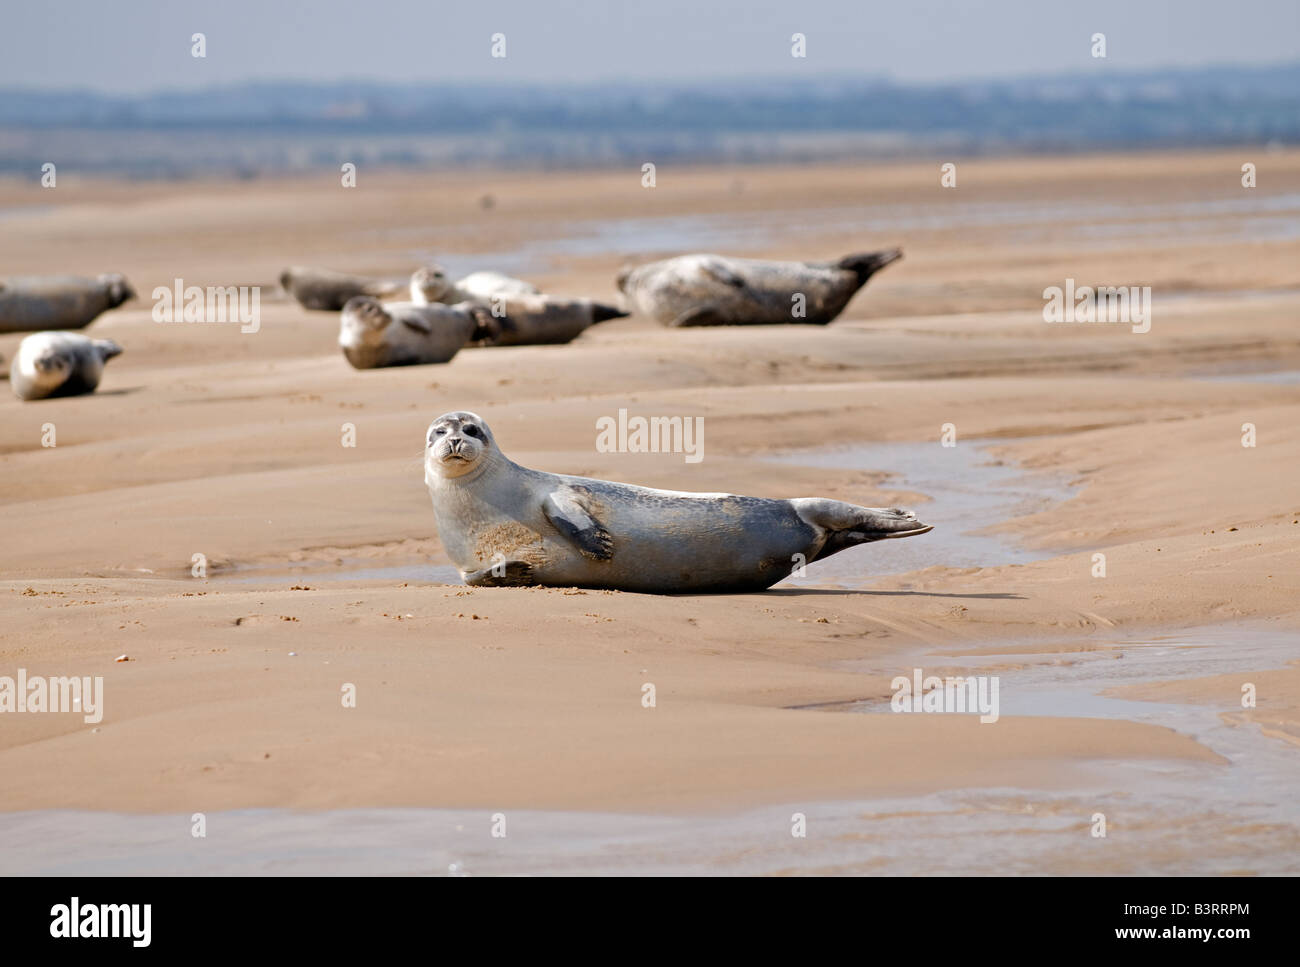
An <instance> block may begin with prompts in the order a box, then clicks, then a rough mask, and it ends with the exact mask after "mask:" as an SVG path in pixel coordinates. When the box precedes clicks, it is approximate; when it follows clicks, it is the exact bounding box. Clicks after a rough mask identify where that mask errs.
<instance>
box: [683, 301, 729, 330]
mask: <svg viewBox="0 0 1300 967" xmlns="http://www.w3.org/2000/svg"><path fill="white" fill-rule="evenodd" d="M730 324H731V320H730V319H727V318H724V317H723V316H722V315H720V314H719V313H718V311H717V310H716V309H714V308H713V307H712V306H700V307H698V308H696V309H688V310H686V311H685V312H683V313H682V314H681V315H680V316H678V317H677V318H676V319H674V320H673V321H672V322H670V323H668V325H670V326H672V327H673V328H674V329H681V328H684V327H686V326H726V325H730Z"/></svg>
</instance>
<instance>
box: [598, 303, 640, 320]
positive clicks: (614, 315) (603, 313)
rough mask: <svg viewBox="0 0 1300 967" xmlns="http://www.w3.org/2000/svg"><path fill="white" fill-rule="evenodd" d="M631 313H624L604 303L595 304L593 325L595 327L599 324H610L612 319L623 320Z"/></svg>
mask: <svg viewBox="0 0 1300 967" xmlns="http://www.w3.org/2000/svg"><path fill="white" fill-rule="evenodd" d="M628 315H631V313H627V312H624V311H623V310H622V309H619V308H617V307H616V306H607V305H605V304H604V303H603V302H593V303H592V304H591V324H592V325H593V326H594V325H595V324H596V323H598V322H608V321H609V320H610V319H622V318H624V317H625V316H628Z"/></svg>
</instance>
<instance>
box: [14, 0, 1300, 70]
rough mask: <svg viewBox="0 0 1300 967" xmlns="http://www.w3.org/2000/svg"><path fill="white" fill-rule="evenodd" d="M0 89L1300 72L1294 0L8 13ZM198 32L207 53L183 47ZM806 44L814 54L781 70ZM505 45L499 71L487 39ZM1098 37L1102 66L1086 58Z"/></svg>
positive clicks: (39, 2) (851, 0)
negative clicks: (1258, 67)
mask: <svg viewBox="0 0 1300 967" xmlns="http://www.w3.org/2000/svg"><path fill="white" fill-rule="evenodd" d="M5 7H6V9H5V13H4V18H3V28H2V29H3V33H0V86H10V85H21V86H30V87H40V88H73V87H89V88H93V89H96V90H99V91H105V92H124V91H140V90H150V89H165V88H178V87H183V88H191V87H196V86H207V85H211V84H227V83H233V82H239V81H247V80H257V79H268V78H276V79H303V80H351V79H358V78H365V79H377V80H385V81H399V82H404V81H447V80H460V81H467V82H479V81H493V80H496V81H505V82H518V81H559V82H580V83H581V82H592V81H602V80H608V79H615V78H626V79H629V80H656V79H658V80H690V79H695V78H716V77H728V76H731V77H734V76H742V77H743V76H755V75H767V76H776V77H780V76H784V75H787V74H790V75H795V74H797V75H805V76H810V75H811V76H815V75H827V74H830V75H845V74H862V75H887V76H890V77H893V78H895V79H899V80H906V81H921V82H925V81H941V80H949V79H956V78H966V77H991V76H1010V75H1016V74H1026V73H1039V72H1066V71H1077V70H1105V69H1107V68H1112V69H1116V70H1134V69H1141V68H1145V67H1165V66H1195V65H1204V64H1222V63H1263V62H1276V61H1281V60H1297V59H1300V2H1297V0H1231V2H1227V0H1177V2H1175V0H1074V2H1068V3H1067V2H1061V0H983V2H981V0H970V2H961V0H948V2H943V0H888V2H878V0H779V2H778V0H462V2H456V3H447V2H442V0H212V2H208V3H199V2H192V0H115V2H109V0H20V2H13V3H6V4H5ZM198 31H202V32H203V33H205V34H206V36H207V57H206V59H202V60H200V59H196V58H194V57H191V56H190V36H191V35H192V34H193V33H195V32H198ZM796 31H798V32H802V33H804V34H805V35H807V38H808V39H807V51H808V56H807V57H806V58H805V59H802V60H798V59H795V58H793V57H791V56H790V36H791V34H793V33H795V32H796ZM497 32H500V33H503V34H505V35H506V53H507V56H506V57H505V58H504V59H500V58H493V57H491V55H490V47H491V40H490V38H491V35H492V34H493V33H497ZM1094 32H1102V33H1104V34H1105V35H1106V42H1107V55H1108V56H1107V59H1106V60H1105V61H1098V60H1094V59H1093V58H1092V57H1091V56H1090V47H1091V42H1090V39H1089V38H1090V37H1091V36H1092V34H1093V33H1094Z"/></svg>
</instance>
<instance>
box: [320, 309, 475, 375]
mask: <svg viewBox="0 0 1300 967" xmlns="http://www.w3.org/2000/svg"><path fill="white" fill-rule="evenodd" d="M479 313H482V314H486V313H487V310H486V309H484V308H483V307H481V306H475V305H472V304H470V303H464V304H462V305H458V306H444V305H439V304H435V305H424V306H417V305H415V304H414V303H411V302H386V303H383V304H381V303H380V302H379V300H378V299H372V298H371V297H369V296H357V297H355V298H353V299H349V300H348V304H347V305H345V306H344V307H343V316H342V321H341V323H340V326H339V346H340V347H342V349H343V355H344V356H346V357H347V360H348V362H350V363H351V364H352V365H353V366H354V367H355V368H356V369H378V368H380V367H383V366H413V365H416V364H419V363H445V362H447V360H449V359H451V357H453V356H455V355H456V353H458V352H460V350H461V349H462V348H463V347H464V346H465V345H466V344H467V343H469V341H470V340H471V339H476V338H479V337H480V336H481V335H482V333H483V329H482V326H481V324H480V322H479V320H478V318H477V314H479Z"/></svg>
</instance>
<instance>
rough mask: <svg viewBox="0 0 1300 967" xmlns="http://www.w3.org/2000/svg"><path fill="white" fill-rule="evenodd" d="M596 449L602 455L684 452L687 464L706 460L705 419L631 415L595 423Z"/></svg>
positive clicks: (600, 419)
mask: <svg viewBox="0 0 1300 967" xmlns="http://www.w3.org/2000/svg"><path fill="white" fill-rule="evenodd" d="M596 450H597V451H598V452H600V453H684V454H685V455H686V462H687V463H699V462H700V461H701V460H703V459H704V417H702V416H696V417H689V416H650V417H646V416H632V417H629V416H628V415H627V410H619V411H618V418H617V419H615V418H614V417H612V416H602V417H600V418H599V419H597V420H596Z"/></svg>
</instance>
